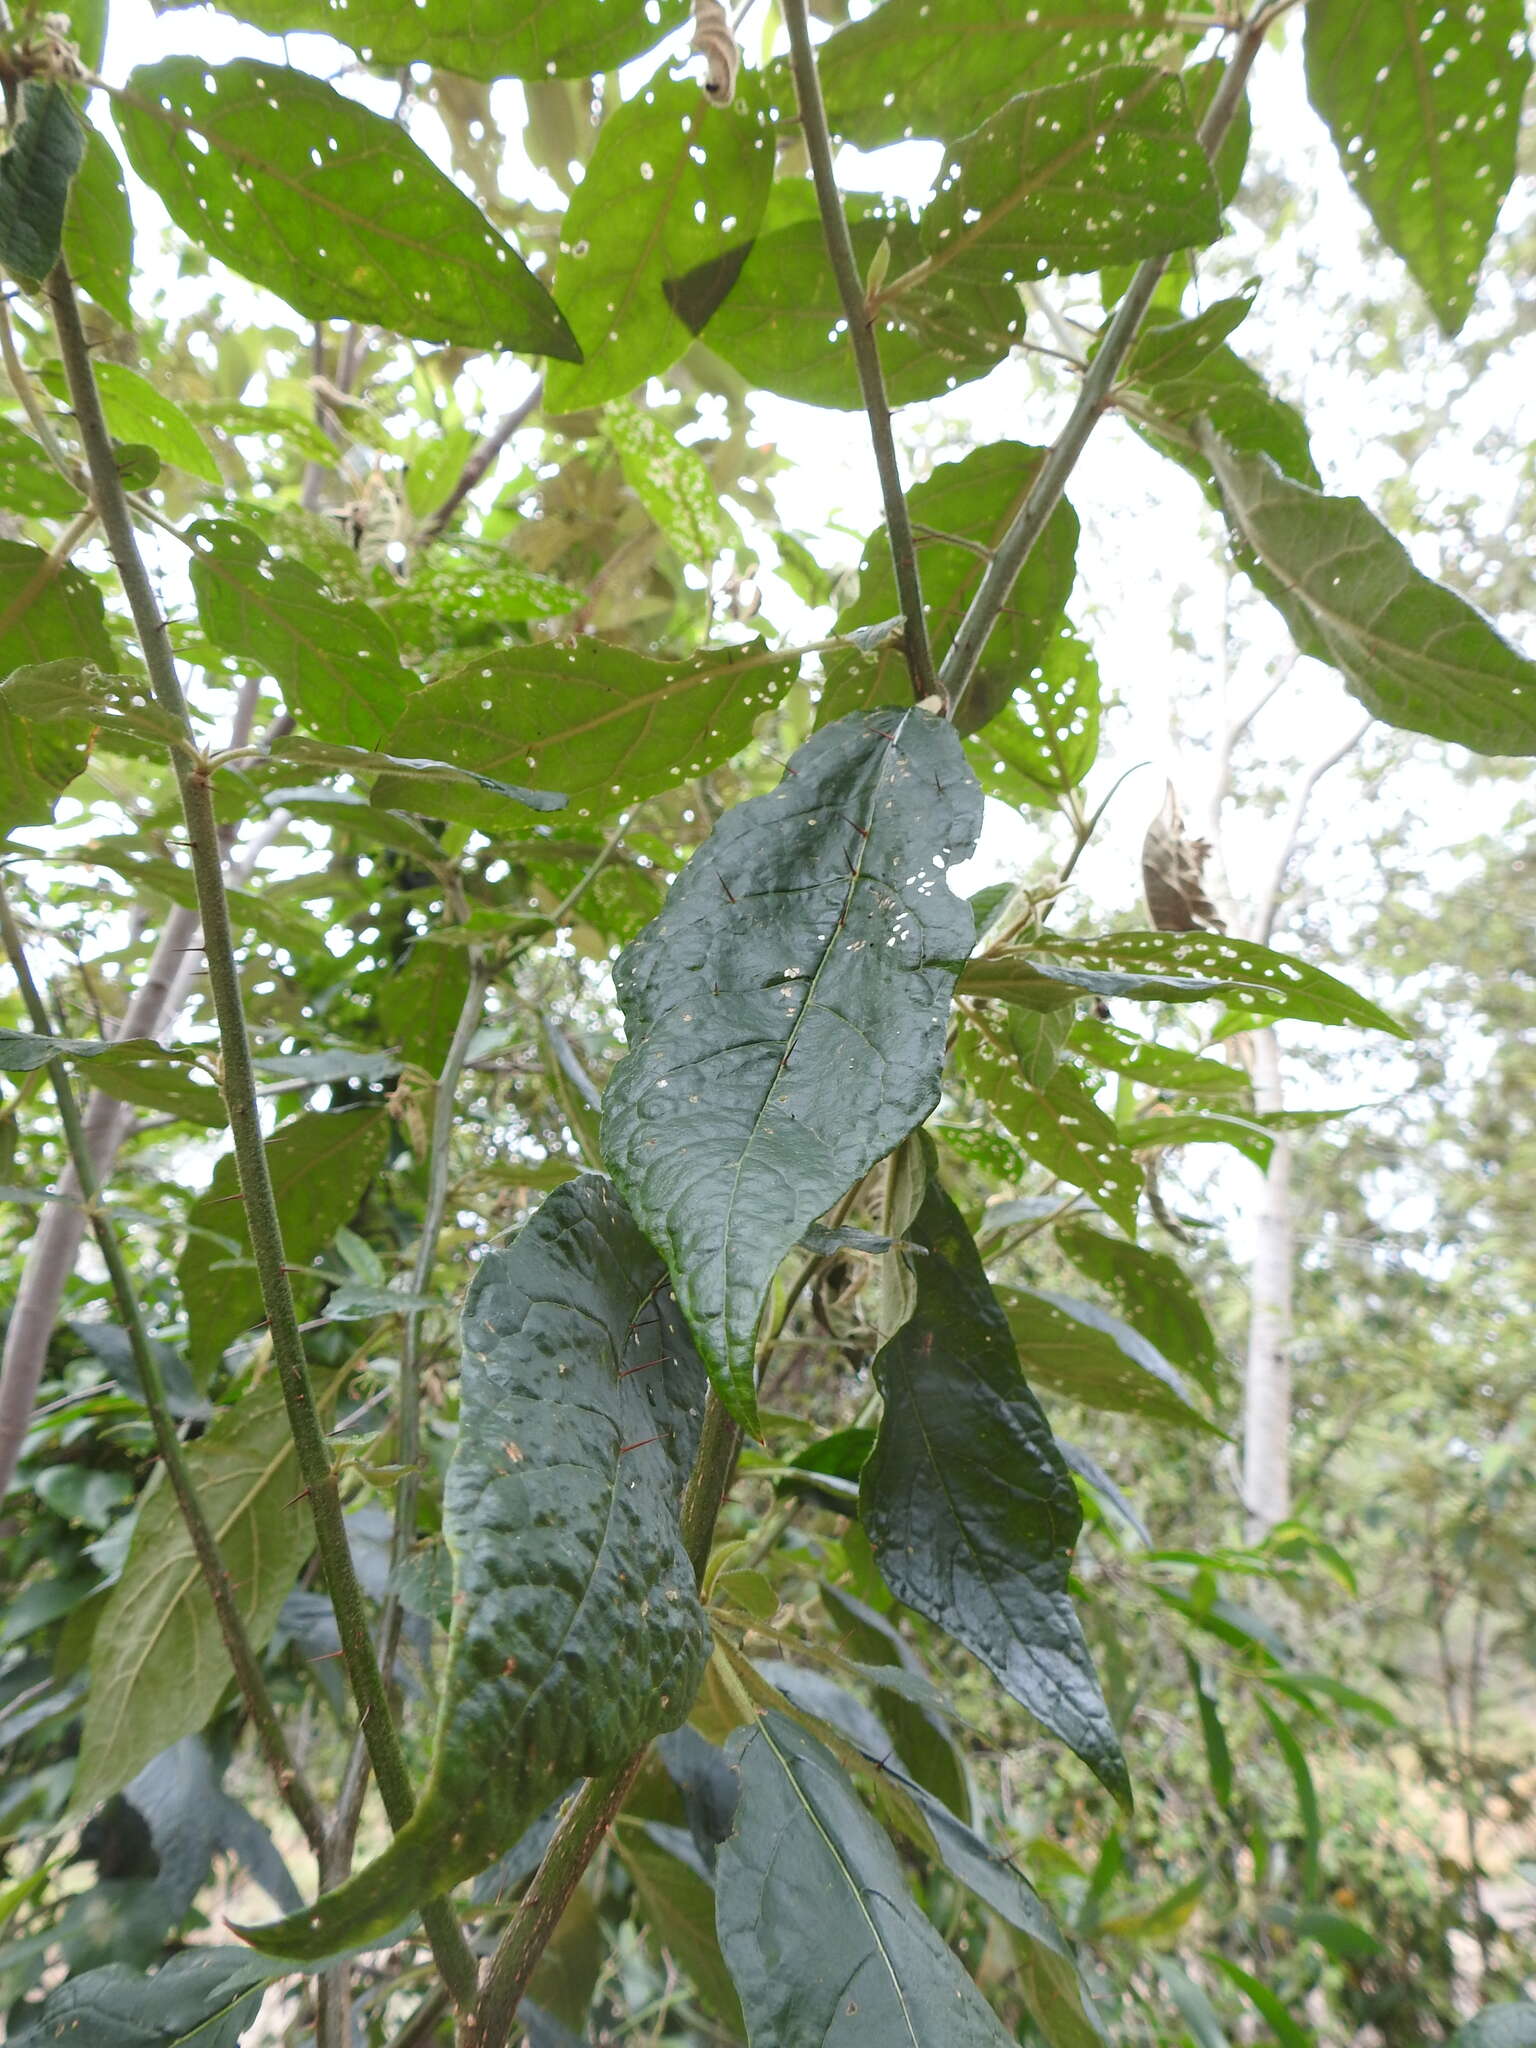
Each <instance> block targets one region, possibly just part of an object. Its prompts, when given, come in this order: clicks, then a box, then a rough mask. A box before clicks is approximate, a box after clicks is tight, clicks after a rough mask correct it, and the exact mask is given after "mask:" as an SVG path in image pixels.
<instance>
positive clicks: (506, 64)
mask: <svg viewBox="0 0 1536 2048" xmlns="http://www.w3.org/2000/svg"><path fill="white" fill-rule="evenodd" d="M183 5H185V0H155V11H156V13H157V14H164V13H167V12H169V11H171V10H172V9H174V8H177V7H180V6H183ZM225 12H226V13H229V14H233V15H236V16H237V17H238V18H239V19H240V20H241V21H249V22H251V23H253V24H254V26H255V27H257V28H263V29H266V30H267V32H268V33H269V34H270V35H291V34H293V33H294V32H295V31H298V30H305V29H307V30H311V31H313V32H314V33H315V34H317V35H326V36H334V37H335V38H336V40H337V41H338V42H342V43H346V44H347V45H348V47H349V48H351V49H354V50H356V51H357V53H358V55H359V56H360V57H362V58H363V59H364V61H365V62H367V63H368V64H371V65H374V66H376V67H378V68H379V69H382V70H390V71H393V70H395V69H396V68H397V67H398V66H400V65H402V64H430V65H432V66H433V68H434V69H439V68H440V69H442V70H444V71H456V72H457V73H458V74H459V76H460V77H461V78H480V79H486V80H491V79H497V78H531V79H543V78H590V77H592V76H593V75H594V74H596V73H598V72H603V71H610V70H613V69H615V68H616V67H617V66H618V65H620V64H622V63H624V62H626V61H627V60H628V59H629V58H631V57H639V56H643V55H644V53H645V52H646V51H647V50H649V49H651V48H653V47H654V46H655V44H657V43H658V42H659V41H660V40H661V38H662V37H663V36H664V35H666V34H668V33H669V32H670V31H671V30H672V29H674V28H676V26H677V25H678V23H679V22H680V21H682V20H684V19H685V17H686V15H687V12H688V9H687V6H686V4H685V0H650V4H648V0H560V5H559V6H558V7H547V6H543V5H541V4H539V0H514V4H513V5H511V6H508V5H506V4H504V0H454V5H453V6H451V7H443V6H439V7H433V8H431V9H428V10H422V9H420V8H418V7H417V6H416V4H415V0H230V5H229V6H228V7H227V8H226V9H225ZM695 90H697V88H695Z"/></svg>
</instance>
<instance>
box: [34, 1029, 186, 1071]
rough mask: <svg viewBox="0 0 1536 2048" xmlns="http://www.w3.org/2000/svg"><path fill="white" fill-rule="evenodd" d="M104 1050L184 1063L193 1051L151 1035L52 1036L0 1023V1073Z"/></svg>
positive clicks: (93, 1056) (81, 1057) (114, 1054)
mask: <svg viewBox="0 0 1536 2048" xmlns="http://www.w3.org/2000/svg"><path fill="white" fill-rule="evenodd" d="M103 1054H105V1055H107V1056H108V1057H112V1058H117V1059H122V1058H123V1057H124V1056H125V1055H126V1056H127V1057H129V1058H130V1059H164V1060H169V1061H173V1062H178V1063H181V1064H185V1062H186V1061H188V1060H189V1059H190V1058H191V1057H192V1055H191V1054H190V1053H189V1052H185V1051H181V1050H179V1049H178V1050H166V1049H164V1048H162V1047H161V1046H158V1045H156V1043H155V1041H154V1040H153V1039H152V1038H115V1039H113V1038H51V1037H48V1036H47V1035H45V1034H44V1033H42V1032H37V1031H12V1030H11V1029H10V1028H9V1026H5V1027H0V1073H3V1074H30V1073H32V1072H33V1070H34V1069H35V1068H37V1067H46V1066H47V1064H48V1062H49V1061H50V1060H55V1059H59V1060H95V1059H100V1058H101V1057H102V1056H103Z"/></svg>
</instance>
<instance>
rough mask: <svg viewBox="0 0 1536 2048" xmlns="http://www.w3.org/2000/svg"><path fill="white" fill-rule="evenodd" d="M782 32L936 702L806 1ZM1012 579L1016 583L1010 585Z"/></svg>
mask: <svg viewBox="0 0 1536 2048" xmlns="http://www.w3.org/2000/svg"><path fill="white" fill-rule="evenodd" d="M784 25H785V27H786V28H787V29H788V31H789V61H790V67H791V69H792V70H793V72H794V78H795V98H796V100H797V101H798V103H799V108H800V127H801V130H802V132H803V134H804V136H805V147H806V152H807V154H808V155H809V157H810V159H811V175H812V177H813V178H814V180H815V183H816V201H817V205H818V206H819V207H820V209H821V226H822V233H823V234H824V235H825V237H826V243H827V258H828V261H829V262H830V263H831V265H832V274H833V276H834V277H835V278H836V280H837V289H838V294H839V296H840V297H841V299H842V302H843V314H844V317H845V318H846V320H847V322H848V340H849V343H850V345H851V346H852V349H853V360H854V363H855V365H856V367H857V369H858V373H859V389H860V390H861V392H862V393H863V395H864V410H865V412H866V413H867V414H868V416H869V438H870V441H871V442H872V443H873V446H874V452H875V467H876V469H877V470H878V471H879V473H880V495H881V497H882V499H883V500H884V502H885V530H886V534H887V537H888V538H889V541H890V548H891V563H892V566H893V568H894V569H895V572H896V591H897V595H898V596H899V598H900V600H901V610H902V617H903V625H904V631H903V640H904V644H905V648H906V656H907V669H908V672H909V673H910V675H911V678H912V694H913V696H914V697H916V698H919V699H921V698H924V697H931V696H933V695H934V694H935V692H936V691H937V690H938V689H939V688H940V685H939V684H938V683H936V682H935V680H934V670H933V653H932V650H931V649H930V647H929V645H928V621H927V618H926V616H925V614H924V611H923V586H922V580H921V578H920V576H919V575H918V568H917V545H916V542H915V541H914V540H913V537H912V523H911V519H910V517H909V516H908V512H907V498H906V492H905V491H904V490H903V489H902V483H901V470H900V467H899V465H898V463H897V460H896V437H895V435H894V433H893V432H892V429H891V408H890V405H889V403H888V402H887V399H886V395H885V379H884V376H883V375H882V373H881V369H880V349H879V345H878V344H877V342H876V340H875V329H874V318H873V311H872V308H871V306H870V303H869V299H868V296H867V294H866V292H865V288H864V280H863V279H862V278H861V277H860V276H859V267H858V263H857V260H856V259H855V257H854V253H853V241H852V238H851V237H850V235H849V233H848V220H847V216H846V215H845V214H844V212H843V202H842V196H841V194H840V193H839V191H838V188H837V172H836V169H835V168H834V166H833V162H832V136H831V132H830V130H829V129H828V126H827V110H826V107H825V106H824V105H823V103H822V97H821V80H820V78H819V77H818V75H817V71H816V51H815V47H814V45H813V44H812V42H811V24H810V17H809V14H808V12H807V9H806V4H805V0H784ZM1011 580H1012V579H1011V578H1010V581H1011Z"/></svg>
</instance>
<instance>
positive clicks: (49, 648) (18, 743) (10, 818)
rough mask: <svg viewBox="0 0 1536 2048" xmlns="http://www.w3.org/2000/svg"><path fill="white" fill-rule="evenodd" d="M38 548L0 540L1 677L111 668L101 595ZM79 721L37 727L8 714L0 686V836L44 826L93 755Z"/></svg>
mask: <svg viewBox="0 0 1536 2048" xmlns="http://www.w3.org/2000/svg"><path fill="white" fill-rule="evenodd" d="M47 564H48V557H47V556H46V555H45V554H44V552H43V550H42V549H41V548H34V547H29V546H27V545H26V544H25V543H24V542H22V541H14V540H0V612H3V613H5V614H7V615H8V616H9V615H12V614H14V616H13V622H12V624H11V625H10V626H9V627H8V628H7V630H6V631H5V632H4V633H3V634H0V676H3V677H5V678H6V679H7V680H9V679H10V678H11V676H12V675H13V673H14V671H16V670H17V669H19V668H22V667H24V666H31V665H34V664H39V663H43V662H50V661H61V660H64V659H66V658H80V657H83V658H84V659H85V660H87V661H90V662H93V663H94V664H95V665H96V667H98V668H100V669H110V668H111V666H112V643H111V641H110V640H109V639H108V637H107V629H106V612H105V608H104V606H103V604H102V601H101V593H100V591H99V590H98V589H97V588H96V585H95V584H94V583H93V582H92V581H91V579H90V578H89V577H88V576H87V575H86V574H85V573H84V571H83V570H80V569H74V568H68V569H62V570H60V571H59V573H58V574H57V575H51V573H50V572H49V570H48V566H47ZM90 741H91V728H90V726H89V725H88V724H86V723H85V722H84V721H83V720H78V721H77V720H74V719H61V720H57V721H52V720H50V721H49V722H47V723H45V724H39V723H38V721H37V719H36V718H35V717H28V716H25V715H23V714H21V713H19V712H16V711H13V710H11V708H10V707H9V705H8V704H7V702H6V699H5V690H4V686H3V685H0V833H8V832H10V831H12V830H13V829H14V828H15V827H16V826H18V825H46V824H47V823H48V822H49V820H50V819H51V818H52V816H53V806H54V803H55V801H56V799H57V797H58V795H59V792H60V791H61V790H62V789H64V788H65V787H67V785H68V784H69V783H71V782H73V781H74V779H75V777H76V776H77V775H78V774H79V773H80V772H81V770H82V769H83V768H84V766H85V763H86V758H87V755H88V753H89V751H90Z"/></svg>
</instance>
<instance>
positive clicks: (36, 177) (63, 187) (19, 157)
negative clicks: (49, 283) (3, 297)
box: [0, 73, 85, 291]
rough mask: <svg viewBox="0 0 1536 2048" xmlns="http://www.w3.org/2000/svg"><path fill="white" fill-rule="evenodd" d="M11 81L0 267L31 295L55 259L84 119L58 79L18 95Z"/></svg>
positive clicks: (35, 82) (30, 83)
mask: <svg viewBox="0 0 1536 2048" xmlns="http://www.w3.org/2000/svg"><path fill="white" fill-rule="evenodd" d="M14 81H15V74H14V73H11V81H10V88H9V90H8V92H7V107H6V113H7V119H8V121H9V124H10V125H9V129H8V139H7V144H6V148H5V150H4V152H3V153H0V264H4V266H5V268H6V269H7V270H8V271H10V273H11V275H12V276H13V277H15V278H16V279H17V280H18V281H19V282H20V283H21V284H22V285H24V286H25V287H26V289H27V290H28V291H36V290H37V289H38V287H39V286H40V285H41V284H42V281H43V279H44V278H45V277H46V276H47V275H48V273H49V271H50V270H52V268H53V266H54V264H55V263H57V262H58V260H59V245H60V242H61V241H62V239H63V234H64V216H65V212H66V209H67V208H68V205H69V187H70V181H71V179H73V177H74V175H75V173H76V171H77V170H78V169H79V168H80V159H81V158H82V156H83V155H84V154H85V120H84V117H83V116H82V115H81V113H80V111H79V109H78V108H77V107H76V105H75V103H74V99H73V97H72V96H71V94H70V93H69V92H68V91H67V90H66V88H65V87H64V86H62V85H60V84H59V83H58V82H57V80H55V79H48V80H46V81H45V80H43V79H38V78H27V79H24V80H23V81H22V83H21V88H20V91H19V93H16V87H15V82H14ZM13 93H16V97H15V99H14V101H13V100H12V98H11V95H12V94H13Z"/></svg>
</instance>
